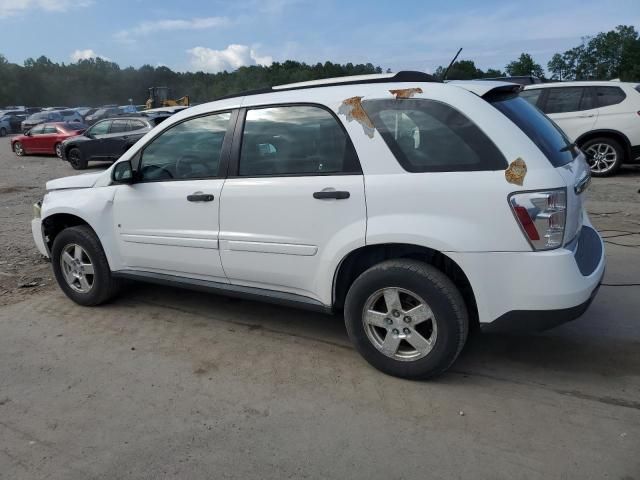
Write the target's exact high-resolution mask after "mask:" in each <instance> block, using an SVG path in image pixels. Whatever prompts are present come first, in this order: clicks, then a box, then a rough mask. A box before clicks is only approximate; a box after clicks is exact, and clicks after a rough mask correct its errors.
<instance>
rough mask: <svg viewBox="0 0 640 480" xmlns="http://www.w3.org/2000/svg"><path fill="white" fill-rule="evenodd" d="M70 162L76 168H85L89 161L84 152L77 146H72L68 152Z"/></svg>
mask: <svg viewBox="0 0 640 480" xmlns="http://www.w3.org/2000/svg"><path fill="white" fill-rule="evenodd" d="M67 158H68V159H69V163H70V164H71V166H72V167H73V168H74V169H75V170H84V169H85V168H87V161H86V160H85V159H84V158H83V157H82V153H81V152H80V150H79V149H77V148H72V149H71V150H69V153H68V154H67Z"/></svg>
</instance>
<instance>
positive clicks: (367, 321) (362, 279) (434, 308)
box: [344, 259, 469, 379]
mask: <svg viewBox="0 0 640 480" xmlns="http://www.w3.org/2000/svg"><path fill="white" fill-rule="evenodd" d="M344 314H345V324H346V327H347V333H348V334H349V338H350V339H351V341H352V342H353V344H354V345H355V347H356V349H357V350H358V351H359V352H360V354H361V355H362V356H363V357H364V358H365V359H366V360H367V361H368V362H369V363H370V364H371V365H373V366H374V367H376V368H377V369H379V370H381V371H383V372H385V373H388V374H390V375H394V376H397V377H403V378H410V379H424V378H428V377H432V376H434V375H438V374H440V373H442V372H444V371H445V370H447V369H448V368H449V367H450V366H451V364H452V363H453V362H454V361H455V359H456V358H457V357H458V355H459V354H460V351H461V350H462V347H463V346H464V344H465V341H466V339H467V333H468V328H469V319H468V314H467V309H466V306H465V303H464V300H463V298H462V296H461V295H460V292H459V291H458V289H457V288H456V287H455V285H454V284H453V282H451V280H450V279H449V278H448V277H447V276H446V275H444V274H443V273H442V272H441V271H439V270H438V269H436V268H435V267H433V266H431V265H428V264H426V263H423V262H418V261H414V260H404V259H400V260H387V261H385V262H382V263H380V264H378V265H375V266H373V267H371V268H370V269H369V270H367V271H365V272H364V273H363V274H362V275H360V276H359V277H358V278H357V279H356V280H355V281H354V282H353V284H352V285H351V288H350V289H349V292H348V294H347V298H346V301H345V308H344Z"/></svg>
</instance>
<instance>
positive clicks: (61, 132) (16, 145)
mask: <svg viewBox="0 0 640 480" xmlns="http://www.w3.org/2000/svg"><path fill="white" fill-rule="evenodd" d="M86 128H87V126H86V125H85V124H83V123H66V122H56V123H41V124H40V125H36V126H35V127H33V128H32V129H31V130H29V131H28V132H27V133H26V134H24V135H18V136H17V137H13V138H12V139H11V149H12V150H13V151H14V152H15V154H16V155H18V156H19V157H21V156H23V155H28V154H30V153H48V154H53V155H57V156H58V157H60V158H62V150H61V149H60V145H61V144H62V141H63V140H65V139H67V138H69V137H74V136H76V135H80V134H81V133H82V132H84V131H85V130H86Z"/></svg>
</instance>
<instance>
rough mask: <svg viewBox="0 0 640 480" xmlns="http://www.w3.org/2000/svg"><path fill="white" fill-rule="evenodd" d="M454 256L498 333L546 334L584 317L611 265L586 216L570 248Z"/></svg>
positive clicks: (486, 323)
mask: <svg viewBox="0 0 640 480" xmlns="http://www.w3.org/2000/svg"><path fill="white" fill-rule="evenodd" d="M449 255H450V256H451V258H452V259H453V260H454V261H456V262H457V263H458V265H460V267H461V268H462V270H463V271H464V272H465V274H466V275H467V278H468V279H469V282H470V283H471V287H472V288H473V292H474V295H475V299H476V304H477V307H478V316H479V320H480V326H481V328H482V329H483V330H494V331H496V330H500V331H505V330H509V331H518V332H523V331H536V330H544V329H547V328H551V327H553V326H556V325H558V324H560V323H563V322H566V321H570V320H573V319H575V318H577V317H579V316H580V315H582V314H583V313H584V312H585V310H586V309H587V308H588V307H589V305H590V304H591V302H592V301H593V298H594V297H595V295H596V293H597V290H598V287H599V285H600V283H601V282H602V277H603V276H604V270H605V264H606V258H605V252H604V243H603V242H602V239H601V238H600V235H598V233H597V232H596V231H595V230H594V229H593V227H592V226H591V224H590V223H589V221H588V219H587V218H586V216H585V223H584V225H583V227H582V231H581V233H580V235H579V237H578V238H577V239H576V240H575V241H574V242H572V244H570V245H567V246H566V247H565V248H558V249H555V250H549V251H542V252H533V251H532V252H488V253H486V252H485V253H457V252H456V253H450V254H449ZM494 324H495V325H494Z"/></svg>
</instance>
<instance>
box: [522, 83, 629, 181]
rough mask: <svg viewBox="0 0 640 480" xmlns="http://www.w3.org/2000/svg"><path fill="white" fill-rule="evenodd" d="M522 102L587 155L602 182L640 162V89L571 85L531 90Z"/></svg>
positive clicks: (531, 87) (539, 86) (528, 88)
mask: <svg viewBox="0 0 640 480" xmlns="http://www.w3.org/2000/svg"><path fill="white" fill-rule="evenodd" d="M521 96H522V97H523V98H525V99H527V100H528V101H530V102H531V103H532V104H534V105H536V106H537V107H538V108H539V109H540V110H542V111H543V112H544V113H546V114H547V115H548V116H549V117H550V118H551V119H552V120H553V121H554V122H556V123H557V124H558V125H559V126H560V128H562V130H564V132H565V133H566V134H567V136H568V137H569V138H570V139H571V140H572V141H574V142H576V144H577V145H578V147H580V148H581V149H582V150H583V151H584V152H585V154H586V155H587V162H588V163H589V166H590V167H591V173H592V174H593V175H594V176H596V177H604V176H609V175H613V174H615V173H616V172H617V171H618V169H619V168H620V166H621V165H622V164H623V163H632V162H637V161H638V157H640V85H638V84H637V83H622V82H566V83H543V84H536V85H528V86H526V87H525V90H524V92H522V93H521Z"/></svg>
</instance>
